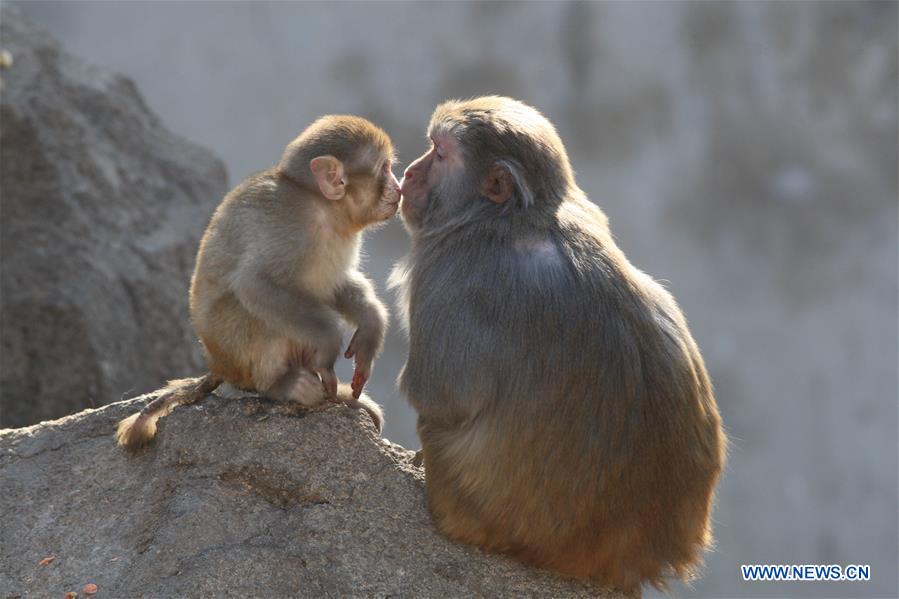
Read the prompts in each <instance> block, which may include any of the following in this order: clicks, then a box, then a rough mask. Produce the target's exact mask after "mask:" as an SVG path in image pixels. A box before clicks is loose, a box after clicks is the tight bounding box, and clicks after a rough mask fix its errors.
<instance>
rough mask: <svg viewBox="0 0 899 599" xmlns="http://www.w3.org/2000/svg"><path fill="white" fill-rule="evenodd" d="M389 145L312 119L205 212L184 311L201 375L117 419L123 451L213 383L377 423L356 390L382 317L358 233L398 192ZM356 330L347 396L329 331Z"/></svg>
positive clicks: (379, 337)
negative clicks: (362, 265) (204, 369)
mask: <svg viewBox="0 0 899 599" xmlns="http://www.w3.org/2000/svg"><path fill="white" fill-rule="evenodd" d="M393 158H394V151H393V146H392V144H391V142H390V138H389V137H388V136H387V134H386V133H384V132H383V131H382V130H381V129H379V128H378V127H376V126H375V125H373V124H372V123H370V122H368V121H367V120H365V119H362V118H359V117H352V116H328V117H322V118H321V119H319V120H317V121H316V122H315V123H313V124H312V125H311V126H310V127H309V128H308V129H306V130H305V131H304V132H303V133H302V134H300V136H299V137H297V138H296V139H295V140H294V141H293V142H291V144H290V145H289V146H288V147H287V149H286V150H285V151H284V155H283V157H282V159H281V161H280V162H279V163H278V165H277V166H275V167H273V168H271V169H269V170H267V171H264V172H261V173H258V174H256V175H252V176H250V177H249V178H247V179H246V180H244V181H242V182H241V183H240V184H239V185H238V186H237V187H236V188H234V190H232V191H231V192H230V193H229V194H228V195H227V196H226V197H225V199H224V200H223V201H222V203H221V205H220V206H219V207H218V209H217V210H216V211H215V214H214V215H213V217H212V221H211V222H210V223H209V227H208V228H207V229H206V233H205V234H204V236H203V240H202V242H201V243H200V249H199V252H198V254H197V264H196V269H195V271H194V275H193V279H192V281H191V289H190V311H191V318H192V320H193V325H194V329H195V330H196V332H197V335H198V336H199V337H200V340H201V341H202V343H203V348H204V350H205V354H206V360H207V364H208V366H209V372H208V373H207V374H206V375H204V376H203V377H200V378H197V379H185V380H183V381H173V382H172V383H171V384H170V388H169V391H168V393H166V394H164V395H163V396H161V397H160V398H158V399H156V400H154V401H153V402H151V403H150V404H148V405H147V406H146V407H145V408H144V409H143V410H142V411H141V412H140V413H138V414H134V415H133V416H131V417H129V418H126V419H125V420H123V421H122V422H121V423H120V424H119V427H118V432H117V438H118V441H119V443H120V444H121V445H123V446H124V447H125V448H127V449H129V450H134V449H137V448H139V447H141V446H142V445H144V444H146V443H147V442H148V441H150V440H151V439H152V438H153V436H154V435H155V432H156V420H157V419H158V418H159V417H160V416H162V415H165V414H166V413H168V412H169V411H170V410H171V409H172V408H173V407H175V406H176V405H179V404H185V403H190V402H193V401H197V400H199V399H201V398H202V397H203V396H204V395H205V394H206V393H209V392H210V391H212V390H213V389H215V387H216V386H218V384H219V383H221V382H223V381H226V382H228V383H231V384H232V385H234V386H236V387H239V388H242V389H247V390H254V391H258V392H260V393H262V394H265V395H267V396H270V397H273V398H276V399H282V400H287V401H296V402H299V403H301V404H303V405H306V406H315V405H319V404H321V403H322V402H324V401H325V400H326V399H332V400H333V399H335V398H336V399H337V400H339V401H343V402H345V403H347V404H349V405H351V406H353V407H357V408H364V409H365V410H366V411H367V412H368V413H369V414H370V415H371V417H372V419H373V420H374V422H375V425H376V427H377V428H378V430H380V428H381V424H382V420H383V415H382V412H381V409H380V407H379V406H378V405H377V404H376V403H375V402H373V401H372V400H371V399H370V398H368V397H367V396H365V395H361V392H362V387H363V385H364V384H365V382H366V380H367V379H368V377H369V376H370V374H371V368H372V363H373V361H374V359H375V357H376V356H377V354H378V353H379V352H380V351H381V348H382V345H383V342H384V334H385V330H386V326H387V310H386V308H385V307H384V305H383V304H382V303H381V302H380V301H379V300H378V298H377V297H376V296H375V292H374V289H373V288H372V285H371V283H370V282H369V281H368V279H366V278H365V277H364V276H363V275H362V274H361V273H360V272H359V269H358V268H359V248H360V244H361V239H360V232H361V231H362V229H364V228H366V227H368V226H370V225H373V224H375V223H379V222H383V221H385V220H387V219H389V218H390V217H392V216H393V215H394V214H395V213H396V210H397V206H398V202H399V183H398V182H397V180H396V177H394V175H393V173H392V171H391V163H392V161H393ZM343 319H345V320H347V321H349V322H350V323H351V324H352V325H354V326H355V327H356V333H355V334H354V335H353V338H352V340H351V341H350V344H349V347H348V349H347V351H346V353H345V357H347V358H353V357H354V358H355V360H356V371H355V374H354V376H353V381H352V385H351V386H349V385H339V386H338V383H337V377H336V376H335V374H334V363H335V361H336V359H337V356H338V354H339V353H340V349H341V342H342V335H341V329H340V324H341V320H343Z"/></svg>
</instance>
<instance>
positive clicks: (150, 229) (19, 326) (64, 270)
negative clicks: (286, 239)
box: [0, 5, 226, 426]
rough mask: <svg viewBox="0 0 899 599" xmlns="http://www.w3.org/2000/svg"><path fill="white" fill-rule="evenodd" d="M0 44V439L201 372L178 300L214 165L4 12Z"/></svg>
mask: <svg viewBox="0 0 899 599" xmlns="http://www.w3.org/2000/svg"><path fill="white" fill-rule="evenodd" d="M0 38H2V46H3V49H4V50H6V51H8V52H9V53H10V54H11V55H12V58H13V63H12V66H11V67H9V68H5V69H3V70H2V71H0V78H2V85H3V88H2V89H3V92H2V96H0V122H2V128H0V198H2V200H0V201H2V205H0V212H2V219H0V254H2V257H3V264H2V267H3V268H2V271H0V292H2V298H3V301H2V309H0V327H2V330H3V336H2V347H0V373H2V374H0V407H2V410H0V426H22V425H26V424H31V423H33V422H37V421H39V420H43V419H49V418H57V417H59V416H62V415H65V414H69V413H72V412H75V411H78V410H82V409H84V408H86V407H91V406H94V405H100V404H104V403H108V402H110V401H114V400H117V399H120V398H121V397H122V396H123V395H124V394H132V393H133V394H137V393H142V392H146V391H150V390H152V389H155V388H156V387H158V386H159V385H160V384H161V383H162V382H163V381H164V380H166V379H167V378H177V377H179V376H185V375H189V374H196V373H198V372H200V371H201V369H202V368H203V361H202V355H201V353H200V348H199V345H198V344H197V342H196V339H195V336H194V334H193V332H192V331H191V328H190V322H189V318H188V310H187V287H188V282H189V280H190V274H191V271H192V269H193V260H194V255H195V253H196V248H197V245H198V243H199V239H200V235H201V234H202V232H203V229H204V228H205V226H206V223H207V222H208V220H209V217H210V215H211V214H212V211H213V210H214V208H215V206H216V204H217V203H218V201H219V200H220V199H221V197H222V196H223V194H224V193H225V191H226V174H225V168H224V166H223V164H222V163H221V161H219V160H218V159H217V158H215V157H214V156H212V155H211V154H210V153H209V152H207V151H205V150H202V149H200V148H198V147H196V146H193V145H191V144H189V143H187V142H185V141H183V140H181V139H180V138H178V137H177V136H175V135H173V134H171V133H169V132H168V131H166V130H165V129H164V128H163V127H162V125H161V124H160V123H159V121H158V119H157V118H156V117H155V116H154V115H153V114H152V113H151V112H150V111H149V110H148V109H147V107H146V106H145V105H144V102H143V100H142V98H141V96H140V95H139V94H138V92H137V90H136V88H135V87H134V84H133V83H132V82H131V81H130V80H129V79H127V78H125V77H122V76H119V75H115V74H112V73H109V72H107V71H103V70H100V69H96V68H93V67H90V66H87V65H85V64H83V63H81V62H80V61H78V60H76V59H75V58H73V57H72V56H70V55H68V54H66V53H65V52H64V51H62V50H61V48H60V47H59V45H58V44H57V43H56V42H55V41H53V40H52V39H51V38H49V37H48V36H47V35H45V34H43V33H42V32H40V31H39V30H37V29H35V28H34V27H32V26H31V25H30V24H29V23H28V22H27V21H26V20H25V19H24V18H23V17H21V15H20V14H19V13H18V12H17V11H16V9H15V8H14V7H9V6H6V5H4V7H3V9H2V18H0Z"/></svg>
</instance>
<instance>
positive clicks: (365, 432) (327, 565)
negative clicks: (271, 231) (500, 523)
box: [0, 396, 624, 598]
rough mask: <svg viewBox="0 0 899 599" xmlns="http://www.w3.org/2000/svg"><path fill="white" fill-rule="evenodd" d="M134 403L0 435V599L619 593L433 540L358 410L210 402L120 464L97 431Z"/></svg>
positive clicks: (170, 421)
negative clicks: (85, 591) (82, 592)
mask: <svg viewBox="0 0 899 599" xmlns="http://www.w3.org/2000/svg"><path fill="white" fill-rule="evenodd" d="M147 399H148V397H142V398H137V399H135V400H130V401H124V402H120V403H115V404H112V405H109V406H106V407H103V408H100V409H96V410H87V411H84V412H82V413H80V414H76V415H74V416H69V417H67V418H63V419H61V420H57V421H53V422H46V423H42V424H39V425H35V426H32V427H29V428H23V429H17V430H5V431H0V485H2V488H3V493H2V495H0V510H2V513H3V514H4V516H3V529H2V530H3V533H2V542H0V596H2V597H11V596H12V597H17V596H23V597H61V596H63V595H64V594H65V593H66V592H67V591H70V590H76V591H77V590H78V589H82V588H84V586H85V585H86V584H96V585H97V587H98V588H99V592H98V594H97V596H98V597H99V596H106V597H186V596H203V597H212V596H216V597H221V596H238V595H240V596H247V597H286V596H303V597H332V596H341V597H343V596H365V597H387V596H395V597H462V596H464V597H471V596H476V597H477V596H481V597H502V596H509V597H520V596H552V597H576V596H577V597H584V596H591V597H604V598H621V597H623V596H624V595H621V594H620V593H617V592H614V591H604V590H602V589H598V588H595V587H591V586H588V585H586V584H583V583H578V582H573V581H569V580H564V579H562V578H559V577H557V576H555V575H554V574H551V573H547V572H543V571H539V570H535V569H532V568H528V567H526V566H523V565H521V564H518V563H517V562H515V561H513V560H511V559H509V558H506V557H503V556H496V555H488V554H485V553H483V552H481V551H479V550H476V549H473V548H470V547H467V546H462V545H458V544H455V543H452V542H450V541H448V540H446V539H444V538H443V537H441V536H440V535H438V533H437V532H436V531H435V529H434V527H433V526H432V524H431V522H430V519H429V516H428V513H427V509H426V507H425V495H424V486H423V471H422V470H420V469H418V468H416V467H414V466H412V464H411V461H412V458H413V452H411V451H407V450H405V449H403V448H402V447H400V446H398V445H394V444H392V443H390V442H389V441H387V440H384V439H380V438H378V437H377V435H376V434H375V432H374V428H373V426H372V425H371V422H370V420H368V417H367V416H366V415H365V414H364V413H362V412H356V411H353V410H350V409H348V408H346V407H342V406H332V407H330V408H328V409H325V410H322V411H314V412H303V411H297V410H296V409H292V408H291V407H290V406H288V405H285V404H280V403H277V402H272V401H270V400H267V399H264V398H259V397H244V398H240V399H225V398H221V397H212V396H210V397H207V398H206V399H205V400H204V401H202V402H200V403H198V404H196V405H194V406H189V407H181V408H178V409H177V410H175V411H174V412H173V413H172V414H171V415H170V416H168V417H167V418H164V419H162V420H161V421H160V426H159V432H158V435H157V438H156V441H155V442H154V443H153V444H152V445H151V446H149V447H148V448H147V449H146V450H144V451H143V452H142V453H140V454H138V455H136V456H129V455H127V454H126V453H125V452H123V451H122V450H120V449H119V448H118V447H117V446H116V445H115V443H114V440H113V430H114V428H115V424H116V422H117V421H118V420H119V419H121V418H123V417H124V416H126V415H128V414H131V413H133V412H134V411H135V410H137V409H138V408H139V407H140V406H141V405H143V404H144V402H145V401H146V400H147ZM50 556H53V557H54V558H55V559H52V560H50V561H49V563H46V565H41V563H40V562H41V560H43V559H44V558H47V557H50Z"/></svg>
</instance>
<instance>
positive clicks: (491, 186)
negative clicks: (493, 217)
mask: <svg viewBox="0 0 899 599" xmlns="http://www.w3.org/2000/svg"><path fill="white" fill-rule="evenodd" d="M514 191H515V182H514V181H513V180H512V174H511V173H510V172H509V169H507V168H506V167H504V166H502V165H500V164H494V165H493V166H491V167H490V170H489V171H487V176H486V177H485V178H484V183H483V185H481V193H483V194H484V195H485V196H486V197H487V199H488V200H490V201H491V202H493V203H495V204H502V203H503V202H505V201H507V200H508V199H509V198H511V197H512V193H513V192H514Z"/></svg>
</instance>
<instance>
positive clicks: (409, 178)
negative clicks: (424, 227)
mask: <svg viewBox="0 0 899 599" xmlns="http://www.w3.org/2000/svg"><path fill="white" fill-rule="evenodd" d="M463 167H464V162H463V157H462V151H461V148H459V142H458V141H457V140H456V139H455V138H454V137H452V136H451V135H446V134H443V135H432V136H431V149H430V150H428V151H427V152H425V153H424V154H422V155H421V156H420V157H419V158H418V159H417V160H416V161H415V162H413V163H412V164H410V165H409V166H408V167H407V168H406V172H405V173H403V182H402V186H401V189H400V193H401V194H402V196H403V203H402V207H401V209H402V211H403V217H404V218H406V219H409V218H410V217H411V218H413V219H414V218H415V217H416V215H417V214H418V213H420V212H421V210H422V209H423V208H424V206H425V203H426V202H427V200H428V194H429V193H430V191H431V189H432V188H433V187H434V186H435V185H437V184H438V183H439V182H440V181H442V180H444V179H445V178H446V177H448V176H450V175H451V174H453V173H456V172H458V171H459V169H461V168H463Z"/></svg>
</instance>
